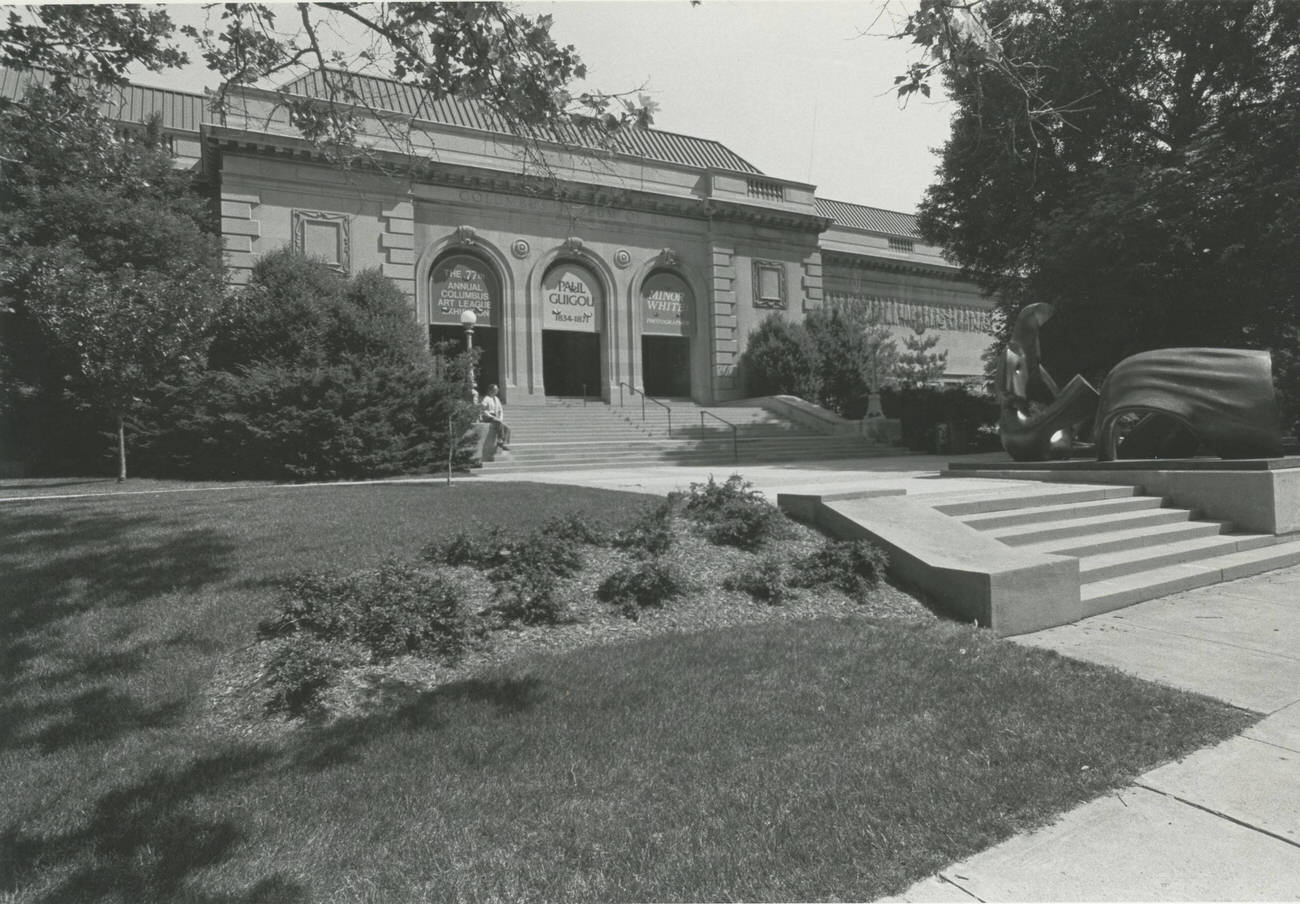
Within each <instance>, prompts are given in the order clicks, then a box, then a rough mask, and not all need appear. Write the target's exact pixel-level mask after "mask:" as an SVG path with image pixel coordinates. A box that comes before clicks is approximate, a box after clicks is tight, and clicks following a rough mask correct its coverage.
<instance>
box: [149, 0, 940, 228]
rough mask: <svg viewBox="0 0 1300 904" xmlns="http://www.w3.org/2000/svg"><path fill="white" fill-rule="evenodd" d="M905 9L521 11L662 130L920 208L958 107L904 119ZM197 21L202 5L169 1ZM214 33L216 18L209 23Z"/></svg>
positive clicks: (771, 170)
mask: <svg viewBox="0 0 1300 904" xmlns="http://www.w3.org/2000/svg"><path fill="white" fill-rule="evenodd" d="M909 5H910V4H906V3H904V2H900V0H893V2H884V0H864V2H810V0H800V2H789V0H785V2H780V0H771V2H759V0H704V2H703V3H702V4H701V5H699V6H691V5H690V4H689V2H687V0H617V2H616V0H595V2H577V0H561V2H547V3H537V2H529V3H520V4H518V7H519V9H520V10H521V11H522V12H524V13H526V14H529V15H541V14H550V15H551V16H552V17H553V18H554V20H555V22H554V25H553V27H552V34H553V35H554V36H555V37H556V39H557V40H558V41H559V42H560V43H562V44H566V43H567V44H573V45H574V46H575V47H576V48H577V50H578V53H579V55H580V56H581V57H582V58H583V60H584V62H586V64H587V69H588V79H587V82H588V84H589V85H590V86H592V87H596V88H600V89H602V90H605V91H626V90H629V89H634V88H639V87H641V86H643V85H644V86H645V90H646V93H647V94H649V95H650V96H651V97H653V99H654V100H655V101H656V102H657V103H658V104H659V110H658V112H657V113H656V115H655V126H656V127H657V128H661V129H666V130H668V131H672V132H680V133H683V134H687V135H694V136H698V137H700V138H711V139H714V140H716V141H720V142H722V143H723V144H725V145H727V146H728V147H729V148H731V149H732V150H733V151H735V152H736V153H737V154H739V155H740V156H742V157H744V158H745V159H746V160H748V161H749V162H750V163H752V164H754V165H755V166H756V167H758V168H759V169H760V170H762V171H763V172H765V173H767V174H768V175H770V176H774V177H777V178H781V179H792V180H795V181H802V182H811V183H812V184H814V185H816V186H817V194H818V195H819V196H821V197H824V198H834V199H836V200H840V201H852V202H855V203H858V204H869V205H872V206H876V207H885V208H889V209H892V210H901V211H908V212H911V211H913V210H915V208H916V204H917V202H918V201H920V199H921V196H922V194H923V193H924V191H925V188H926V186H927V185H928V184H929V183H930V181H931V180H932V178H933V175H934V168H935V166H936V164H937V157H936V155H935V154H934V151H935V150H936V149H937V148H939V147H940V146H941V145H942V144H943V142H944V140H945V139H946V138H947V136H948V121H949V115H950V112H951V105H950V104H948V103H947V102H945V101H943V100H942V99H939V94H940V92H941V88H940V87H939V86H938V85H936V86H935V94H936V99H934V100H926V99H924V98H919V97H917V98H913V99H912V100H911V102H910V103H909V105H908V107H907V108H906V109H900V107H899V104H898V101H897V99H896V97H895V94H894V89H893V79H894V76H895V75H898V74H900V73H902V72H903V71H904V70H905V68H906V67H907V64H908V63H909V62H910V61H912V60H914V59H916V58H917V56H916V52H915V51H914V50H913V49H912V48H911V45H910V44H907V43H904V42H902V41H898V40H890V39H889V38H887V37H886V35H887V34H889V33H890V32H891V31H892V30H893V29H894V23H895V22H896V21H901V19H902V18H903V16H904V14H905V11H906V9H907V8H908V6H909ZM167 8H168V10H169V12H170V13H171V15H172V18H173V19H174V20H175V21H177V22H178V23H181V24H184V23H191V24H196V25H202V24H203V22H204V20H205V18H206V14H205V13H204V11H203V10H202V8H201V7H198V6H194V5H181V4H169V5H167ZM212 25H213V27H215V26H216V13H215V12H214V13H213V16H212ZM135 79H136V80H137V81H139V82H142V83H144V84H151V85H157V86H160V87H170V88H176V89H180V90H188V91H199V90H202V88H203V87H205V86H206V87H214V86H215V84H216V77H215V75H214V74H212V73H210V72H207V71H206V70H205V69H204V68H203V66H202V63H201V62H199V63H197V64H195V65H193V66H192V67H191V70H190V71H188V72H184V73H176V72H172V73H163V74H153V73H143V74H138V75H136V76H135Z"/></svg>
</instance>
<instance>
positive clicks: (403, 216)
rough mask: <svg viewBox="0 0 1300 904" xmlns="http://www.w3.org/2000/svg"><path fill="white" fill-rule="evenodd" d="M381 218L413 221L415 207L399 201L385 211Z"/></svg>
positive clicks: (407, 202) (409, 203)
mask: <svg viewBox="0 0 1300 904" xmlns="http://www.w3.org/2000/svg"><path fill="white" fill-rule="evenodd" d="M383 216H385V217H386V218H388V219H390V220H413V219H415V205H414V204H412V203H411V202H410V201H399V202H398V203H396V204H394V205H393V206H392V207H390V208H388V209H387V210H385V211H384V212H383Z"/></svg>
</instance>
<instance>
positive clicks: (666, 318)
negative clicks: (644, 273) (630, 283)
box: [641, 271, 695, 336]
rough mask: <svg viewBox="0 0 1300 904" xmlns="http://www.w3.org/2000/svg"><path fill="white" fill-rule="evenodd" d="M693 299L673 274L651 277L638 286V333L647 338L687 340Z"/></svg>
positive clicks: (664, 273)
mask: <svg viewBox="0 0 1300 904" xmlns="http://www.w3.org/2000/svg"><path fill="white" fill-rule="evenodd" d="M694 308H695V296H694V295H693V294H692V293H691V287H690V286H688V285H687V284H686V280H684V279H682V278H681V277H680V276H678V275H676V274H675V273H667V272H663V271H661V272H658V273H651V274H650V276H649V277H647V278H646V281H645V282H644V283H642V285H641V332H642V333H643V334H645V335H647V336H689V335H691V327H692V325H693V323H692V315H693V312H694Z"/></svg>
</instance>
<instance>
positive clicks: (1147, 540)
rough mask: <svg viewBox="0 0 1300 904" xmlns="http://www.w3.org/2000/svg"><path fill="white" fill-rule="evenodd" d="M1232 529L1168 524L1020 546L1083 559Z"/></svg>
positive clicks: (1195, 523)
mask: <svg viewBox="0 0 1300 904" xmlns="http://www.w3.org/2000/svg"><path fill="white" fill-rule="evenodd" d="M1231 527H1232V525H1231V524H1229V523H1228V522H1226V521H1192V520H1187V521H1173V522H1170V523H1168V524H1156V525H1146V526H1144V527H1137V528H1120V529H1116V530H1109V531H1103V532H1100V533H1096V534H1091V535H1089V536H1083V537H1064V538H1062V537H1048V538H1044V539H1042V540H1039V541H1036V542H1033V543H1022V544H1020V546H1021V548H1023V549H1025V550H1028V551H1032V552H1044V553H1052V554H1055V555H1060V556H1075V557H1076V558H1082V557H1083V556H1090V555H1101V554H1103V553H1108V552H1117V551H1119V550H1124V549H1137V548H1141V547H1145V546H1158V545H1160V544H1162V543H1176V542H1178V541H1180V540H1191V539H1194V538H1197V537H1211V536H1216V535H1218V534H1222V533H1225V532H1227V531H1228V530H1229V529H1231Z"/></svg>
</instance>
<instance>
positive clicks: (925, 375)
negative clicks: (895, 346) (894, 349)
mask: <svg viewBox="0 0 1300 904" xmlns="http://www.w3.org/2000/svg"><path fill="white" fill-rule="evenodd" d="M938 344H939V337H938V336H936V335H934V334H933V333H931V334H930V335H929V336H927V335H926V334H925V324H919V325H917V326H915V327H913V328H912V334H911V335H910V336H904V337H903V349H904V350H903V351H901V352H899V353H898V360H897V363H896V369H895V373H896V375H897V378H898V382H899V384H901V385H902V386H903V388H905V389H918V388H920V387H922V386H925V385H927V384H930V383H934V382H936V381H938V379H939V378H940V377H942V376H943V374H944V371H945V370H947V369H948V352H947V351H942V352H936V351H935V350H934V347H935V346H936V345H938Z"/></svg>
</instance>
